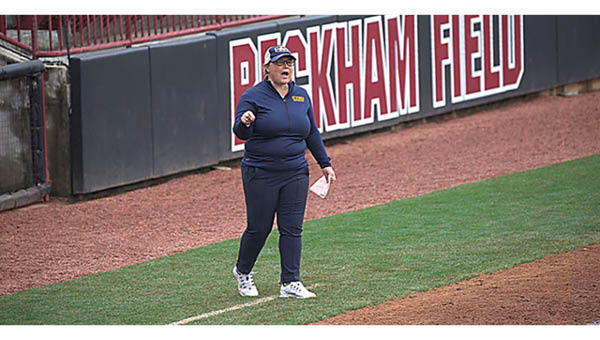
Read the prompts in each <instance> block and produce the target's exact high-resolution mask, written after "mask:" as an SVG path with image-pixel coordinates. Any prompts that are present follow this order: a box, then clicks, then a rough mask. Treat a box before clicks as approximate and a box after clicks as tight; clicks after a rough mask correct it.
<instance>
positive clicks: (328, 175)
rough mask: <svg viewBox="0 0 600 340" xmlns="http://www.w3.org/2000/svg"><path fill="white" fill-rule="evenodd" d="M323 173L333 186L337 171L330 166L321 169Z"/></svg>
mask: <svg viewBox="0 0 600 340" xmlns="http://www.w3.org/2000/svg"><path fill="white" fill-rule="evenodd" d="M321 170H322V171H323V175H324V176H325V178H327V183H330V184H331V181H332V180H333V181H335V171H333V168H332V167H330V166H328V167H326V168H323V169H321Z"/></svg>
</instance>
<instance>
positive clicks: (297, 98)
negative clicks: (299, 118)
mask: <svg viewBox="0 0 600 340" xmlns="http://www.w3.org/2000/svg"><path fill="white" fill-rule="evenodd" d="M292 100H293V101H295V102H300V103H304V97H302V96H292Z"/></svg>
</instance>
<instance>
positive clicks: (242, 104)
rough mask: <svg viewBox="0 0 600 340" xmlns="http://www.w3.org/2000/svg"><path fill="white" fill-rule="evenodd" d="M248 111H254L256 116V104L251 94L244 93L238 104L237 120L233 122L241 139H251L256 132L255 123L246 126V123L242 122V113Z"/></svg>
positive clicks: (234, 128) (236, 133)
mask: <svg viewBox="0 0 600 340" xmlns="http://www.w3.org/2000/svg"><path fill="white" fill-rule="evenodd" d="M246 111H252V113H254V115H255V116H256V105H255V104H254V102H253V101H252V100H251V99H250V96H248V95H247V94H246V93H244V94H242V96H241V97H240V100H239V102H238V104H237V106H236V111H235V121H234V122H233V133H235V135H236V136H237V137H238V138H239V139H241V140H247V139H249V138H250V137H252V134H253V133H254V123H253V124H251V125H250V127H246V125H244V124H242V122H241V118H242V115H243V114H244V113H245V112H246Z"/></svg>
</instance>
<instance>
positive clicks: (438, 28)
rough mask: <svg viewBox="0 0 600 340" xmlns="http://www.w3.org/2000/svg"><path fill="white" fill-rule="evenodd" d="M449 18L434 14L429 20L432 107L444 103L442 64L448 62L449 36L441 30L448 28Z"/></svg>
mask: <svg viewBox="0 0 600 340" xmlns="http://www.w3.org/2000/svg"><path fill="white" fill-rule="evenodd" d="M449 22H450V19H449V17H448V16H447V15H434V16H433V19H432V20H431V35H432V37H431V48H432V50H433V51H432V53H431V56H432V59H433V60H432V65H431V67H432V70H431V73H432V79H433V84H432V87H433V89H432V90H433V107H442V106H444V105H446V90H445V89H446V77H445V72H444V66H446V65H449V64H450V60H449V55H448V43H449V41H450V39H449V38H444V36H443V33H442V32H443V31H444V30H449V29H450V27H449Z"/></svg>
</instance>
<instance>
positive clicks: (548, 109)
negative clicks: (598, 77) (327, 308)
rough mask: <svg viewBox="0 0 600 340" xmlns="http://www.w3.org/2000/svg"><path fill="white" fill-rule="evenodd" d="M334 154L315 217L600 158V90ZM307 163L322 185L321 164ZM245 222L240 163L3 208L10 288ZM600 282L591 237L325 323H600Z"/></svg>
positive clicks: (0, 220) (213, 238)
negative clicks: (326, 192)
mask: <svg viewBox="0 0 600 340" xmlns="http://www.w3.org/2000/svg"><path fill="white" fill-rule="evenodd" d="M328 152H329V153H330V155H331V157H332V159H333V165H334V167H335V169H336V173H337V177H338V181H337V182H336V183H335V187H334V188H333V191H332V193H331V195H330V196H329V198H328V199H327V200H324V201H323V200H320V199H318V198H316V197H315V196H314V195H310V198H309V202H308V207H307V213H306V218H307V219H314V218H319V217H323V216H327V215H331V214H337V213H341V212H345V211H350V210H356V209H361V208H365V207H369V206H372V205H375V204H380V203H383V202H387V201H390V200H398V199H402V198H407V197H412V196H416V195H420V194H424V193H428V192H431V191H435V190H439V189H443V188H448V187H452V186H456V185H460V184H464V183H469V182H475V181H480V180H482V179H485V178H490V177H497V176H501V175H505V174H508V173H511V172H515V171H521V170H528V169H534V168H538V167H542V166H546V165H550V164H554V163H559V162H563V161H567V160H571V159H576V158H580V157H584V156H589V155H592V154H600V92H599V91H596V92H589V93H585V94H580V95H578V96H574V97H558V96H552V97H545V96H539V97H534V98H528V99H525V100H522V101H519V102H513V103H509V104H506V105H502V106H501V107H498V108H495V109H490V110H487V111H483V112H479V113H477V114H473V115H468V116H465V117H462V118H457V119H452V120H446V121H441V120H440V121H438V122H434V123H429V124H423V125H416V126H413V127H411V128H407V129H400V128H398V129H395V130H392V131H386V132H380V133H374V134H369V135H365V136H362V137H360V138H351V139H346V140H343V141H339V142H337V143H335V144H332V145H330V146H328ZM309 160H310V163H311V182H313V181H314V180H316V179H317V176H318V175H319V171H318V168H317V165H316V163H315V162H314V160H313V159H312V157H310V156H309ZM244 221H245V210H244V202H243V193H242V185H241V179H240V171H239V169H237V168H234V169H233V170H231V171H227V170H214V171H210V172H207V173H203V174H195V175H188V176H184V177H180V178H176V179H173V180H171V181H168V182H166V183H163V184H160V185H156V186H152V187H148V188H143V189H139V190H135V191H131V192H127V193H123V194H119V195H115V196H111V197H105V198H101V199H96V200H91V201H86V202H79V203H76V204H65V203H62V202H59V201H51V202H50V203H46V204H38V205H34V206H30V207H26V208H21V209H16V210H12V211H7V212H3V213H0V249H2V251H1V253H0V273H2V275H1V277H0V295H5V294H10V293H14V292H17V291H20V290H24V289H28V288H33V287H39V286H42V285H47V284H51V283H56V282H61V281H65V280H70V279H74V278H77V277H81V276H85V275H89V274H93V273H97V272H101V271H107V270H111V269H115V268H119V267H122V266H126V265H131V264H135V263H139V262H142V261H147V260H150V259H153V258H157V257H160V256H165V255H169V254H173V253H177V252H181V251H185V250H188V249H191V248H196V247H201V246H204V245H208V244H211V243H215V242H218V241H221V240H225V239H230V238H236V237H239V236H240V235H241V232H242V231H243V228H244ZM234 260H235V259H232V263H233V261H234ZM599 282H600V248H599V247H598V246H589V247H584V248H581V249H578V250H576V251H574V252H571V253H566V254H559V255H552V256H549V257H547V258H545V259H542V260H539V261H535V262H532V263H529V264H526V265H522V266H519V267H517V268H514V269H510V270H506V271H503V272H500V273H495V274H492V275H486V276H482V277H480V278H476V279H471V280H468V281H465V282H460V283H457V284H455V285H451V286H447V287H442V288H440V289H436V290H433V291H429V292H425V293H420V294H414V295H411V296H409V297H407V298H405V299H400V300H396V301H390V302H386V303H384V304H382V305H379V306H375V307H369V308H366V309H362V310H358V311H353V312H351V313H348V314H345V315H342V316H338V317H336V318H332V319H328V320H324V321H323V323H329V324H357V323H358V324H371V323H375V324H411V323H419V324H585V323H590V322H594V321H597V320H600V310H599V306H600V300H599V296H600V289H599V287H598V284H599ZM586 311H587V312H586ZM415 315H416V316H418V319H417V318H415V317H414V316H415Z"/></svg>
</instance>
